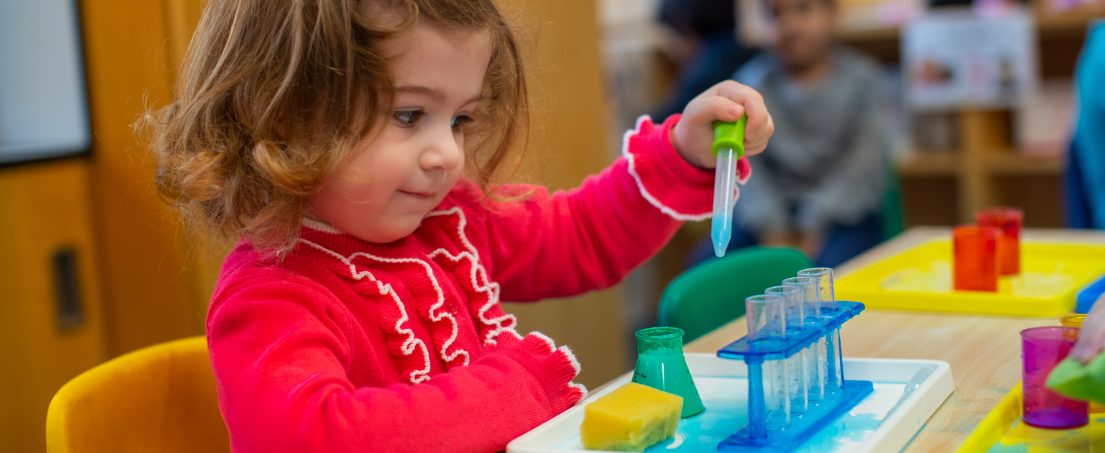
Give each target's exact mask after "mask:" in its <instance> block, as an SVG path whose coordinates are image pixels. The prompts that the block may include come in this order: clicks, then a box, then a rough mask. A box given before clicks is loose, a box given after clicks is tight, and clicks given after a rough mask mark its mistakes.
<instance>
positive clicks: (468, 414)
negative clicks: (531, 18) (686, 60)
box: [151, 0, 772, 452]
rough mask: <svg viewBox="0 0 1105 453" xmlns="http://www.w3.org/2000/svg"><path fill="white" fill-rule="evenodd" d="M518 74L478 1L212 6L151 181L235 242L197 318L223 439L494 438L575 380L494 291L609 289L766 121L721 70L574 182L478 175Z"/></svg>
mask: <svg viewBox="0 0 1105 453" xmlns="http://www.w3.org/2000/svg"><path fill="white" fill-rule="evenodd" d="M522 69H523V65H522V63H521V61H520V59H519V52H518V48H517V43H516V40H515V38H514V35H513V32H512V30H511V28H510V26H509V25H508V24H507V23H506V22H505V21H504V19H503V17H502V16H501V15H500V13H499V11H498V10H497V8H496V6H495V3H494V2H493V1H492V0H452V1H431V0H406V1H402V0H392V1H385V0H377V1H368V0H362V1H354V0H319V1H314V2H283V1H280V2H277V1H270V0H211V1H209V2H208V3H207V7H206V11H205V12H204V16H203V19H202V20H201V22H200V25H199V28H198V29H197V31H196V33H195V37H194V39H193V42H192V45H191V47H190V49H189V51H188V55H187V57H186V61H185V63H184V66H183V68H182V70H181V72H180V82H179V85H178V87H177V90H176V94H175V99H174V101H173V103H172V104H170V105H169V106H168V107H165V108H164V109H163V110H161V111H160V112H158V113H157V114H156V115H155V117H154V118H152V119H151V124H153V125H154V127H155V129H156V131H155V132H156V140H155V143H154V147H155V150H156V151H157V153H158V157H159V162H158V188H159V190H160V191H161V192H162V193H163V194H164V195H165V196H166V197H167V198H169V199H170V200H172V201H173V203H174V204H175V205H176V206H177V207H178V208H179V209H180V210H181V212H182V213H183V215H184V217H185V218H186V219H188V220H190V221H192V222H194V223H197V224H199V225H204V226H207V227H210V228H212V229H213V230H214V231H217V232H220V233H222V234H224V235H228V236H232V237H239V238H240V242H239V244H238V246H237V247H236V248H235V249H234V250H233V251H231V252H230V254H229V255H228V256H227V257H226V260H225V262H224V266H223V270H222V273H221V274H220V276H219V281H218V285H217V287H216V289H215V292H214V294H213V296H212V302H211V307H210V309H209V312H208V315H207V338H208V344H209V346H210V354H211V361H212V365H213V368H214V373H215V378H216V381H217V384H218V385H217V388H218V393H219V395H218V396H219V407H220V410H221V411H222V414H223V417H224V420H225V422H226V424H227V427H228V430H229V433H230V438H231V446H232V448H233V450H235V451H238V452H253V451H264V452H271V451H318V452H352V451H419V452H429V451H495V450H502V449H504V448H505V446H506V444H507V442H508V441H510V440H511V439H513V438H514V437H516V436H518V435H520V434H522V433H525V432H526V431H527V430H529V429H531V428H533V427H535V426H537V425H538V424H540V423H542V422H544V421H546V420H548V419H549V418H551V417H552V416H554V415H556V414H557V413H559V412H561V411H564V410H565V409H567V408H568V407H570V406H572V405H574V404H575V403H576V402H578V401H579V400H580V398H582V397H583V394H584V390H583V388H582V387H581V386H579V385H576V384H573V383H572V379H573V378H574V377H575V376H576V374H577V373H578V371H579V364H578V363H577V362H576V360H575V358H574V357H573V356H572V354H571V352H570V351H569V350H568V349H567V348H565V347H557V346H556V345H555V344H554V343H553V342H552V340H550V339H549V338H548V337H545V336H544V335H541V334H539V333H532V334H529V335H526V336H522V335H521V334H519V333H518V332H516V331H515V324H516V321H515V318H514V317H513V316H511V315H509V314H507V313H505V312H504V311H503V309H502V307H501V306H500V299H501V298H504V299H509V300H517V301H531V300H537V299H543V298H549V297H559V296H568V295H573V294H579V293H582V292H584V291H589V290H593V289H598V288H602V287H606V286H610V285H613V284H614V283H616V282H617V281H618V280H620V279H621V278H622V277H623V276H624V275H625V274H626V273H627V272H629V271H630V270H631V269H632V268H634V267H635V266H637V265H638V264H640V263H641V262H642V261H644V260H646V259H648V257H649V256H651V255H652V254H653V253H655V252H656V251H657V250H658V249H659V248H660V247H661V246H663V245H664V243H665V242H666V241H667V240H668V239H669V238H670V237H671V236H672V235H673V234H674V233H675V231H676V229H678V228H679V225H680V223H681V222H682V221H683V220H684V219H689V218H701V217H703V216H704V215H706V214H708V213H709V212H710V210H711V197H712V188H713V173H712V171H710V170H709V169H708V168H709V167H712V166H713V165H714V159H713V156H712V154H711V152H710V145H711V142H712V140H713V135H712V123H713V122H714V121H718V120H720V121H735V120H736V119H738V118H739V117H740V116H742V115H745V114H747V116H748V135H747V146H748V149H749V152H750V153H751V154H756V153H759V152H761V151H762V150H763V149H764V147H765V145H766V143H767V139H768V137H769V136H770V135H771V132H772V126H771V119H770V118H769V116H768V114H767V111H766V109H765V107H764V105H763V103H762V101H761V100H760V97H759V95H758V94H756V93H755V92H754V91H753V90H751V89H749V88H748V87H745V86H742V85H739V84H737V83H735V82H727V83H722V84H719V85H716V86H714V87H712V88H710V89H709V90H707V91H706V92H705V93H703V94H701V95H700V96H699V97H698V98H696V99H695V100H694V101H692V102H691V103H690V104H689V105H688V106H687V108H686V109H685V110H684V111H683V114H682V116H681V117H680V116H679V115H675V116H672V117H671V118H669V119H667V120H666V121H664V122H663V123H660V124H654V123H653V122H652V121H651V120H649V119H647V118H645V119H642V120H641V121H640V123H639V127H638V128H637V130H635V131H632V132H630V133H628V134H627V136H626V141H625V143H626V148H625V150H624V152H625V154H624V157H622V158H620V159H618V160H617V161H616V162H614V163H613V164H612V165H611V166H610V167H609V168H607V169H606V170H604V171H603V172H601V173H599V174H598V175H595V176H593V177H591V178H589V179H587V180H586V181H585V182H584V184H583V185H582V186H581V187H579V188H577V189H574V190H571V191H567V192H558V193H555V194H549V193H547V191H545V190H543V189H541V188H539V187H532V186H520V185H494V184H489V181H492V176H493V174H494V171H495V170H496V167H498V166H499V165H500V164H501V163H502V162H504V160H505V159H507V153H508V152H509V151H511V150H512V149H514V148H515V145H516V143H515V142H516V140H515V139H517V138H519V137H524V136H525V134H524V132H523V131H524V128H525V126H526V121H527V120H526V118H527V116H526V113H527V110H526V109H527V102H526V87H525V81H524V80H525V78H524V76H523V73H522Z"/></svg>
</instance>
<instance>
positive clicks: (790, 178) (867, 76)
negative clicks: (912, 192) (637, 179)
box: [691, 0, 892, 267]
mask: <svg viewBox="0 0 1105 453" xmlns="http://www.w3.org/2000/svg"><path fill="white" fill-rule="evenodd" d="M763 1H765V2H766V6H767V10H768V11H769V12H770V15H771V19H770V21H769V22H770V24H769V27H768V28H769V29H770V30H771V32H770V33H771V36H770V42H769V47H770V51H769V52H768V53H765V54H761V55H759V56H757V57H756V58H753V59H752V61H750V62H748V64H746V65H745V66H743V67H742V68H741V69H740V70H739V71H738V72H737V74H736V76H735V78H736V79H737V80H738V81H740V82H742V83H745V84H748V85H749V86H751V87H753V88H755V89H756V90H757V91H759V92H760V93H762V94H763V96H764V101H765V102H766V103H767V106H768V109H769V110H770V111H771V112H772V113H773V116H774V118H775V124H776V127H777V133H776V134H775V137H774V138H772V140H771V144H770V145H769V152H768V153H766V154H765V155H764V157H763V158H762V159H760V162H759V164H758V165H757V168H756V172H757V174H756V178H755V179H754V180H752V181H749V183H748V186H747V187H746V188H745V189H744V190H743V192H742V194H741V195H742V198H741V201H740V203H738V204H737V207H736V212H735V213H734V224H735V225H734V233H733V239H732V241H731V243H730V249H736V248H741V247H747V246H751V245H756V244H761V245H791V246H796V247H799V248H801V249H803V250H804V251H805V252H806V253H807V254H808V255H809V256H810V258H811V259H813V260H814V261H815V262H816V263H817V265H818V266H829V267H831V266H835V265H838V264H840V263H841V262H843V261H846V260H848V259H849V258H851V257H853V256H855V255H857V254H859V253H861V252H863V251H864V250H866V249H868V248H870V247H872V246H874V245H876V244H878V243H879V241H880V240H881V235H882V232H881V227H880V226H881V223H880V221H879V208H880V206H881V203H882V201H883V196H884V192H885V187H886V180H885V179H886V175H885V169H886V160H885V159H886V157H885V156H886V155H887V154H888V153H889V151H890V147H891V146H892V144H891V143H892V142H891V137H890V136H889V135H888V134H887V131H886V125H885V124H884V123H883V122H882V120H881V118H880V109H879V97H878V96H877V94H876V93H877V91H878V90H877V89H876V87H877V86H878V84H879V83H878V82H879V80H878V78H879V71H878V67H877V66H876V64H875V63H874V62H873V61H871V60H870V59H868V58H866V57H864V56H862V55H860V54H857V53H856V52H854V51H851V50H848V49H845V48H841V47H838V46H837V45H835V40H834V33H835V28H836V20H837V19H836V17H837V10H836V3H835V0H763ZM709 255H712V252H711V251H710V250H709V244H703V245H702V246H701V247H699V248H698V249H696V252H695V254H694V255H693V256H692V258H691V261H692V262H696V261H699V260H702V259H705V258H706V257H708V256H709Z"/></svg>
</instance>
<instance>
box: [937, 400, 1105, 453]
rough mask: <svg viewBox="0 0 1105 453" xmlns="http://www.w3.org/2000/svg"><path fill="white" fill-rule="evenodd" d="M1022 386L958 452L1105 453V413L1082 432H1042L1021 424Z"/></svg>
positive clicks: (1091, 417)
mask: <svg viewBox="0 0 1105 453" xmlns="http://www.w3.org/2000/svg"><path fill="white" fill-rule="evenodd" d="M1021 408H1022V406H1021V384H1020V383H1018V384H1017V386H1016V387H1013V390H1010V391H1009V393H1008V394H1006V395H1005V397H1004V398H1002V399H1001V401H999V402H998V405H997V406H994V409H993V410H991V411H990V413H989V414H986V418H983V419H982V422H980V423H979V424H978V426H976V427H975V430H974V431H972V432H971V435H970V436H967V440H965V441H963V445H960V446H959V449H958V450H956V451H957V452H958V453H979V452H1014V451H1016V452H1041V453H1042V452H1059V451H1105V413H1092V414H1090V424H1088V425H1086V426H1083V427H1081V428H1078V429H1041V428H1033V427H1031V426H1028V425H1026V424H1024V423H1023V422H1021Z"/></svg>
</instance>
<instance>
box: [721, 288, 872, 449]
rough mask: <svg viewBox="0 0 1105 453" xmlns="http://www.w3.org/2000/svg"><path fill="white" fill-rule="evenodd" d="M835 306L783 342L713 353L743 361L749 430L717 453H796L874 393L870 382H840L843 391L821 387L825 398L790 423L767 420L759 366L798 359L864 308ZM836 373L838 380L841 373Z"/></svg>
mask: <svg viewBox="0 0 1105 453" xmlns="http://www.w3.org/2000/svg"><path fill="white" fill-rule="evenodd" d="M836 305H837V306H836V309H822V311H821V315H820V316H819V317H818V319H817V320H816V322H813V323H808V324H807V325H806V326H804V327H802V328H799V329H795V330H793V331H791V330H788V331H787V334H786V337H785V338H782V339H775V338H769V339H758V340H755V341H752V340H749V339H748V337H743V338H741V339H739V340H737V341H734V342H732V343H730V344H729V345H728V346H726V347H724V348H721V349H719V350H718V351H717V355H718V357H721V358H723V359H732V360H743V361H744V363H745V364H746V365H747V366H748V425H746V426H744V427H743V428H741V429H740V430H739V431H737V432H736V433H735V434H733V435H731V436H729V437H728V438H726V439H725V440H723V441H721V444H719V445H718V450H721V451H765V450H766V451H792V450H795V449H797V448H798V447H799V446H801V445H802V444H803V443H804V442H806V441H807V440H809V438H810V437H813V435H814V434H816V433H817V432H818V431H820V430H821V428H823V427H825V426H826V425H828V424H829V423H831V422H832V421H833V420H836V419H837V418H838V417H840V416H842V415H844V414H846V413H848V411H850V410H851V409H852V408H853V407H855V405H856V404H859V402H860V401H862V400H863V399H864V398H866V397H867V395H870V394H871V392H873V391H874V387H873V385H872V383H871V381H848V380H843V379H842V382H843V385H841V386H840V387H838V388H834V387H826V389H825V395H824V398H822V399H821V400H819V401H817V402H811V403H810V405H809V407H808V408H807V409H806V410H805V412H804V413H802V414H798V415H796V416H793V417H790V420H789V421H787V420H784V419H781V418H778V417H769V416H768V415H769V414H768V413H767V407H766V401H765V396H764V373H763V365H764V362H766V361H774V360H779V361H782V360H785V359H787V358H790V357H792V356H794V355H795V354H798V353H800V352H801V351H802V350H803V349H805V348H807V347H809V346H811V345H813V344H815V343H817V342H818V341H820V340H821V339H823V338H826V337H828V336H829V335H832V334H833V333H834V332H837V331H838V330H839V329H840V327H841V326H842V325H843V324H844V323H845V322H847V321H848V320H850V319H852V318H854V317H855V316H856V315H858V314H859V313H860V312H861V311H863V308H864V307H863V304H862V303H859V302H845V301H841V302H838V303H837V304H836ZM838 352H839V351H838ZM826 353H828V354H829V357H827V359H833V355H834V354H832V353H831V352H829V351H826ZM837 357H839V356H837ZM839 363H841V362H838V364H839ZM837 370H838V372H840V373H841V374H842V375H843V372H844V370H843V368H837Z"/></svg>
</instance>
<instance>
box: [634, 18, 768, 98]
mask: <svg viewBox="0 0 1105 453" xmlns="http://www.w3.org/2000/svg"><path fill="white" fill-rule="evenodd" d="M736 3H737V2H735V1H733V0H661V1H660V5H659V11H658V14H657V18H658V20H659V21H660V23H661V24H663V25H664V26H665V27H666V28H667V29H669V30H670V31H671V32H672V33H671V34H669V36H670V38H669V39H667V40H665V41H664V43H665V45H664V49H665V53H666V54H667V56H668V58H670V59H672V60H674V62H675V63H676V65H677V66H678V67H679V73H678V74H677V76H676V80H675V85H674V86H673V87H672V91H671V93H669V95H668V99H667V100H666V101H665V102H664V104H663V105H661V106H660V107H659V108H657V110H656V111H655V112H654V116H655V117H658V118H664V117H667V116H668V115H671V114H674V113H679V112H681V111H683V108H684V107H686V106H687V103H688V102H690V100H691V99H694V97H695V96H698V94H699V93H701V92H702V91H703V90H706V89H708V88H710V86H712V85H714V84H716V83H718V82H721V81H722V80H728V79H729V78H730V77H732V75H733V71H736V70H737V68H739V67H740V66H741V65H742V64H744V63H745V62H746V61H748V59H749V58H751V57H752V55H753V54H754V52H755V51H754V50H753V49H749V48H746V47H744V46H742V45H740V43H738V42H737V11H736Z"/></svg>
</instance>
